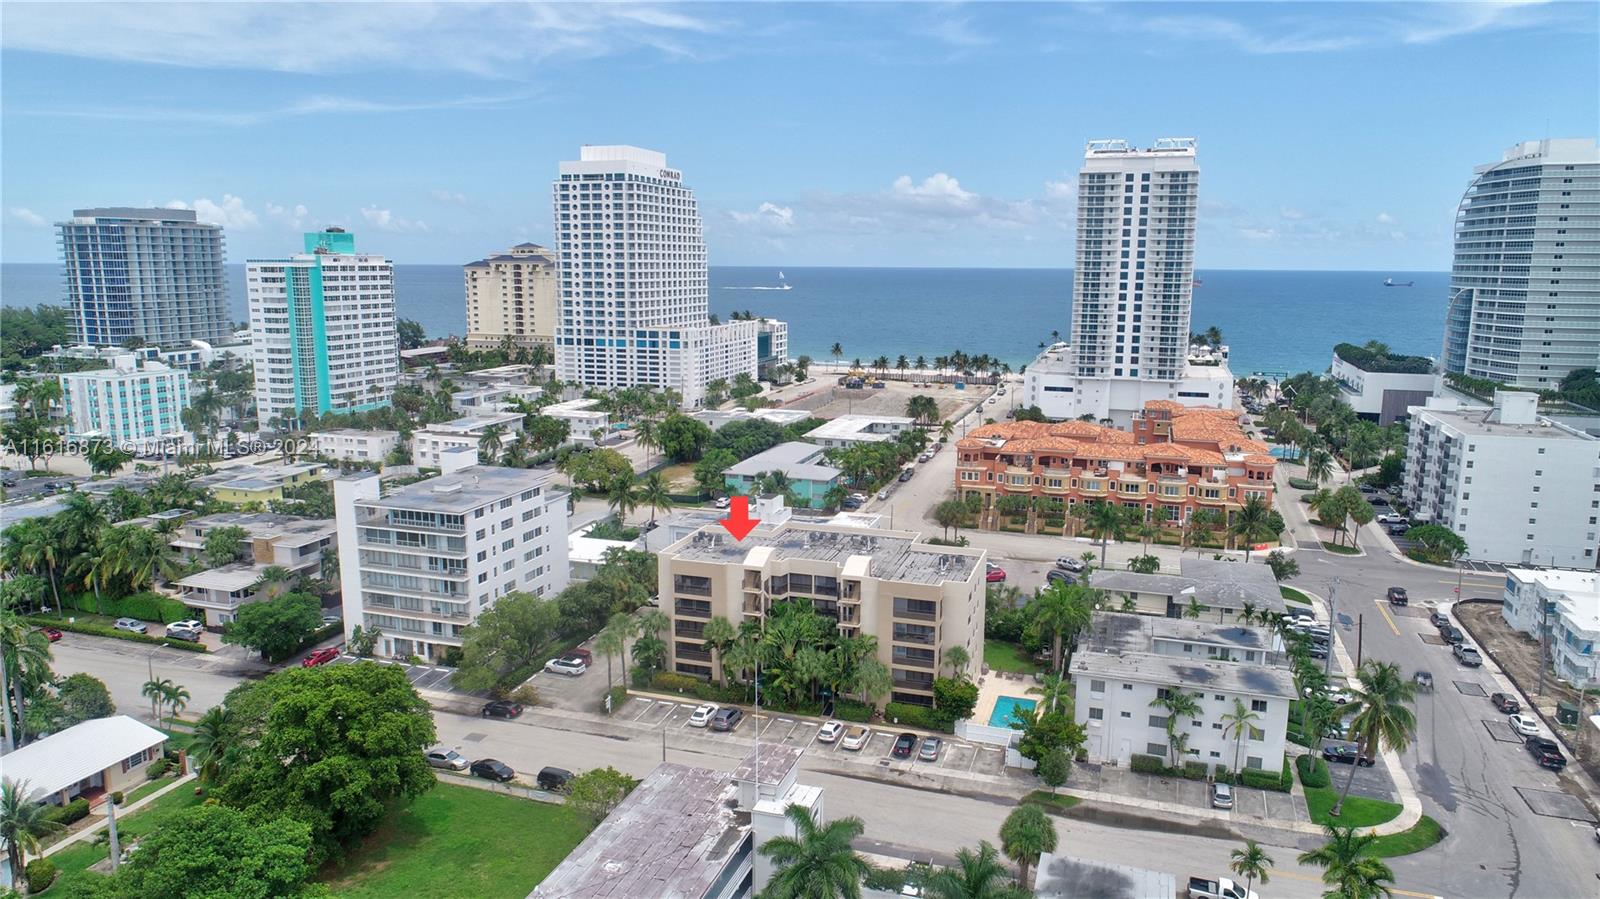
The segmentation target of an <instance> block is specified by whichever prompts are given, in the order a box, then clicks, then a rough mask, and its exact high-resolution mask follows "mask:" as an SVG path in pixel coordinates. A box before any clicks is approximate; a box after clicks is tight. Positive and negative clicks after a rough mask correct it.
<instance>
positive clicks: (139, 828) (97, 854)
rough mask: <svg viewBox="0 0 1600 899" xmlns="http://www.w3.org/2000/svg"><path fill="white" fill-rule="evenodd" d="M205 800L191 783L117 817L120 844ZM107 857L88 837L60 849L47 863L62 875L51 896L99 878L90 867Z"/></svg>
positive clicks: (69, 890)
mask: <svg viewBox="0 0 1600 899" xmlns="http://www.w3.org/2000/svg"><path fill="white" fill-rule="evenodd" d="M166 783H168V781H162V784H163V785H165V784H166ZM124 798H126V797H124ZM204 801H205V797H204V796H203V795H201V796H197V795H195V791H194V784H193V783H192V782H191V783H188V784H184V785H183V786H181V787H178V788H177V789H175V790H173V791H172V792H170V793H168V794H167V795H165V796H162V797H161V798H160V799H157V800H155V801H154V802H152V803H150V804H149V805H147V806H145V807H144V808H142V809H139V810H138V811H136V812H134V813H133V814H131V815H129V816H127V817H126V818H123V817H120V816H119V817H118V818H117V838H118V841H119V842H120V843H121V845H123V846H127V845H129V844H130V843H132V842H133V841H134V840H136V839H138V838H139V837H142V836H144V835H145V834H147V833H149V832H150V831H152V830H155V829H156V828H157V827H159V826H160V825H161V822H162V821H164V820H166V819H167V818H168V817H170V816H172V815H174V814H176V813H178V812H181V811H183V810H184V809H186V808H191V807H193V806H196V805H199V804H200V803H202V802H204ZM110 854H111V853H110V851H109V850H108V848H107V847H105V846H97V845H95V844H94V840H93V838H91V839H89V840H87V841H84V842H81V843H78V844H76V845H74V846H73V847H72V848H70V849H63V850H61V851H60V852H57V853H56V854H54V855H52V856H50V860H51V861H53V862H55V863H56V867H57V868H59V869H61V876H60V877H59V878H57V879H56V882H55V883H54V884H53V885H52V886H51V887H50V891H49V893H50V895H61V894H66V893H72V892H74V891H73V890H71V889H68V888H67V886H70V885H71V884H72V883H74V882H77V883H86V882H88V879H89V878H91V877H99V876H101V875H100V874H98V873H96V872H94V871H90V870H89V866H90V865H93V864H96V863H97V862H100V861H103V860H105V859H106V858H107V857H108V856H110Z"/></svg>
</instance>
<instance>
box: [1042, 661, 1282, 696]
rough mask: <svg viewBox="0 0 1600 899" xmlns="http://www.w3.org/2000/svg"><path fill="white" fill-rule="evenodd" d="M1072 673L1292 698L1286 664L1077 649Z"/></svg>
mask: <svg viewBox="0 0 1600 899" xmlns="http://www.w3.org/2000/svg"><path fill="white" fill-rule="evenodd" d="M1072 674H1073V676H1075V677H1077V676H1083V675H1087V676H1090V677H1103V678H1106V679H1108V680H1127V681H1136V682H1138V683H1144V684H1155V685H1157V686H1170V685H1174V684H1175V685H1177V686H1180V687H1189V688H1200V689H1205V690H1217V691H1221V692H1225V693H1243V694H1247V695H1250V696H1270V697H1275V698H1283V699H1293V698H1295V692H1294V676H1293V675H1292V674H1291V673H1290V672H1289V669H1287V668H1273V667H1270V666H1267V665H1255V664H1249V663H1245V662H1213V661H1202V660H1199V659H1186V658H1184V657H1182V656H1169V655H1161V654H1159V653H1154V652H1095V651H1093V650H1090V651H1087V652H1083V651H1080V652H1078V653H1077V654H1076V655H1074V656H1073V657H1072Z"/></svg>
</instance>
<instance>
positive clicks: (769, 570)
mask: <svg viewBox="0 0 1600 899" xmlns="http://www.w3.org/2000/svg"><path fill="white" fill-rule="evenodd" d="M763 506H766V503H763ZM774 512H776V513H777V514H774ZM753 514H754V513H753ZM760 517H763V518H764V519H768V520H766V521H764V522H763V524H762V525H761V526H760V527H759V528H757V529H756V530H755V531H754V532H752V533H751V534H750V535H749V536H747V537H746V538H745V539H744V540H742V541H738V540H734V539H733V537H732V536H731V535H730V534H729V533H728V532H727V531H726V530H724V529H723V528H721V527H719V526H710V527H706V528H702V529H701V530H698V531H696V532H695V533H693V534H691V535H689V536H687V537H685V538H683V539H682V540H679V541H677V542H676V543H674V544H672V545H671V546H669V547H667V548H666V549H665V550H663V551H662V552H661V553H660V554H659V556H658V559H659V562H660V566H661V567H660V576H661V580H660V583H661V591H662V593H663V594H664V595H663V596H662V602H661V608H662V609H663V610H665V611H666V613H667V615H668V616H669V617H670V618H671V619H672V644H671V652H672V658H671V660H670V664H671V670H673V671H676V672H678V673H679V674H689V675H694V676H697V677H706V678H709V677H714V676H717V672H715V671H714V670H713V669H712V657H711V650H710V648H709V647H707V646H706V645H705V641H704V639H703V634H704V631H705V626H706V623H707V622H708V621H710V620H711V619H712V618H713V617H718V616H720V617H722V618H726V619H727V620H728V621H729V623H731V624H732V625H733V626H734V627H735V628H737V627H738V626H739V625H740V624H741V623H742V622H744V621H746V620H754V621H759V620H761V618H762V616H764V615H766V614H767V613H768V612H769V611H770V610H771V609H772V606H773V604H774V603H777V602H781V601H784V600H802V601H809V602H810V603H811V604H812V606H813V607H814V608H815V609H816V610H817V611H818V612H820V613H821V614H823V615H826V616H828V617H829V618H833V619H834V620H835V621H837V622H838V625H837V627H838V631H839V634H840V635H841V636H860V635H868V634H870V635H872V636H875V637H877V639H878V660H879V661H880V662H882V663H883V665H884V667H886V668H888V669H889V673H890V677H891V680H892V687H891V691H890V694H889V697H888V698H889V699H890V700H892V701H895V702H906V703H916V704H919V705H932V704H933V679H934V678H935V677H936V676H938V675H939V674H941V673H942V672H943V671H944V669H945V668H946V667H947V664H948V661H947V658H946V654H947V653H948V652H949V651H950V650H951V649H953V648H955V647H958V646H959V647H961V648H963V649H965V650H966V652H967V657H968V658H969V659H971V660H973V662H974V663H975V662H976V660H978V659H980V658H982V656H983V616H984V607H983V602H984V568H985V565H984V563H985V553H984V551H983V550H978V549H958V548H953V547H947V546H934V545H931V544H926V543H922V542H921V536H920V535H919V534H916V533H914V532H910V531H891V530H880V529H876V528H862V527H852V526H846V525H834V524H826V523H823V524H799V523H797V522H794V521H790V520H787V516H786V514H785V510H783V509H781V507H779V508H778V509H775V510H774V509H771V508H763V509H762V510H761V513H760Z"/></svg>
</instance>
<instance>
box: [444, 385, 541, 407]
mask: <svg viewBox="0 0 1600 899" xmlns="http://www.w3.org/2000/svg"><path fill="white" fill-rule="evenodd" d="M543 395H544V388H543V387H534V386H532V385H529V384H493V385H490V386H488V387H474V388H470V389H467V390H458V391H456V392H455V393H453V394H451V395H450V408H452V409H454V410H455V411H457V412H460V413H462V414H463V415H478V414H481V413H484V412H505V411H507V410H509V409H510V408H511V401H512V400H523V401H527V402H532V401H533V400H536V399H538V398H539V397H541V396H543Z"/></svg>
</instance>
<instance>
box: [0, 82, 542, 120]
mask: <svg viewBox="0 0 1600 899" xmlns="http://www.w3.org/2000/svg"><path fill="white" fill-rule="evenodd" d="M539 96H541V94H540V92H538V91H534V90H523V91H515V92H511V93H505V94H491V95H476V94H474V95H466V96H461V97H444V98H440V99H435V100H415V101H408V102H404V103H388V102H381V101H376V100H364V99H362V98H360V97H338V96H326V95H320V94H319V95H313V96H309V97H302V98H301V99H299V100H294V101H292V102H289V103H285V104H281V105H279V106H271V107H264V108H261V109H234V108H229V109H196V108H191V107H164V106H131V105H117V106H105V107H95V106H72V107H66V106H61V107H54V106H52V107H47V108H42V109H28V108H25V107H24V108H20V109H11V110H9V111H10V112H12V113H14V114H17V115H27V116H39V117H52V118H69V119H96V120H105V121H133V122H181V123H191V124H198V125H229V126H243V125H255V124H258V123H261V122H266V121H271V120H274V119H282V118H293V117H298V116H316V115H362V114H369V115H376V114H382V113H395V112H426V111H432V110H440V109H498V108H502V107H506V106H514V105H516V104H517V103H521V102H525V101H528V100H533V99H535V98H537V97H539Z"/></svg>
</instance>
